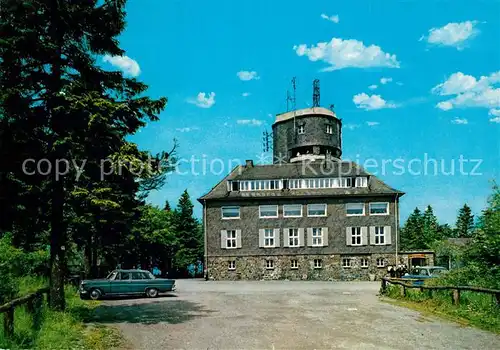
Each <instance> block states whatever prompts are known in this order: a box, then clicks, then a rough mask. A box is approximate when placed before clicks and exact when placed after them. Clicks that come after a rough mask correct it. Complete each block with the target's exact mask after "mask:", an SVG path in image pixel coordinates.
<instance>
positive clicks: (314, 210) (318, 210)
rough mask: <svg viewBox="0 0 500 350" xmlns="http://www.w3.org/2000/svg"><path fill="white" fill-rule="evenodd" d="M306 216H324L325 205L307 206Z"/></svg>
mask: <svg viewBox="0 0 500 350" xmlns="http://www.w3.org/2000/svg"><path fill="white" fill-rule="evenodd" d="M307 216H326V204H308V205H307Z"/></svg>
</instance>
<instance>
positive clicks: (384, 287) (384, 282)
mask: <svg viewBox="0 0 500 350" xmlns="http://www.w3.org/2000/svg"><path fill="white" fill-rule="evenodd" d="M380 289H381V294H385V293H386V291H387V281H386V280H385V279H384V278H382V286H380Z"/></svg>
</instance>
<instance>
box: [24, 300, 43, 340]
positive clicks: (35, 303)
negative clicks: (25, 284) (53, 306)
mask: <svg viewBox="0 0 500 350" xmlns="http://www.w3.org/2000/svg"><path fill="white" fill-rule="evenodd" d="M27 306H28V312H29V313H30V315H31V317H32V318H33V329H34V330H37V331H38V330H40V327H41V325H42V307H43V293H39V294H37V295H36V296H35V297H34V298H33V299H31V300H30V301H28V305H27Z"/></svg>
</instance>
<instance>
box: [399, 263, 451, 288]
mask: <svg viewBox="0 0 500 350" xmlns="http://www.w3.org/2000/svg"><path fill="white" fill-rule="evenodd" d="M446 272H448V270H447V269H446V268H444V267H442V266H420V267H417V268H415V269H414V271H413V272H412V273H406V274H404V276H403V277H402V278H403V279H417V280H419V281H413V284H414V285H422V284H424V281H425V280H426V279H428V278H436V277H440V276H441V275H442V274H443V273H446Z"/></svg>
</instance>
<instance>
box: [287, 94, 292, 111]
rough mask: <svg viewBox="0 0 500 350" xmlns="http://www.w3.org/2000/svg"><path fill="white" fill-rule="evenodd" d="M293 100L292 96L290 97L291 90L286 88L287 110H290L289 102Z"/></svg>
mask: <svg viewBox="0 0 500 350" xmlns="http://www.w3.org/2000/svg"><path fill="white" fill-rule="evenodd" d="M290 101H292V97H290V91H289V90H286V111H287V112H289V111H290V105H289V104H288V102H290Z"/></svg>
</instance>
